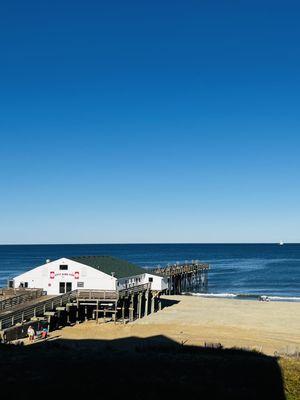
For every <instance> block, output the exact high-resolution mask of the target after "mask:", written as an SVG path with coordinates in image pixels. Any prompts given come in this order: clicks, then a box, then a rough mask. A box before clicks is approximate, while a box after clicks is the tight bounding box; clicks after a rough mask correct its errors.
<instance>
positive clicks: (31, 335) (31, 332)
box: [27, 325, 35, 343]
mask: <svg viewBox="0 0 300 400" xmlns="http://www.w3.org/2000/svg"><path fill="white" fill-rule="evenodd" d="M27 335H28V338H29V343H33V341H34V335H35V332H34V329H33V327H32V326H31V325H30V326H29V328H28V329H27Z"/></svg>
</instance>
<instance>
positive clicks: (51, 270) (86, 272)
mask: <svg viewBox="0 0 300 400" xmlns="http://www.w3.org/2000/svg"><path fill="white" fill-rule="evenodd" d="M60 265H67V266H68V270H61V269H60ZM21 282H27V283H28V287H29V288H41V289H43V290H45V291H46V292H47V294H50V295H52V294H53V295H55V294H59V283H60V282H71V283H72V290H75V289H78V282H83V284H84V286H83V287H79V289H101V290H116V288H117V286H116V284H117V279H116V278H114V277H113V276H110V275H108V274H105V273H103V272H101V271H98V270H96V269H95V268H92V267H89V266H87V265H84V264H81V263H78V262H76V261H73V260H69V259H67V258H60V259H59V260H55V261H52V262H49V263H46V264H44V265H41V266H40V267H37V268H34V269H32V270H30V271H28V272H25V273H24V274H22V275H19V276H17V277H16V278H14V286H15V287H16V288H17V287H19V286H20V284H21Z"/></svg>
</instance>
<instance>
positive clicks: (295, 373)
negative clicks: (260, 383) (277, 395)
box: [279, 358, 300, 400]
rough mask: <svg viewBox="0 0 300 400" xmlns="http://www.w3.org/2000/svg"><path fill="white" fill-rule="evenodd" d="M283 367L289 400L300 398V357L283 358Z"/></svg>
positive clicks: (280, 363) (285, 388)
mask: <svg viewBox="0 0 300 400" xmlns="http://www.w3.org/2000/svg"><path fill="white" fill-rule="evenodd" d="M279 365H280V367H281V371H282V375H283V382H284V390H285V395H286V399H287V400H299V399H300V359H292V358H281V359H280V360H279Z"/></svg>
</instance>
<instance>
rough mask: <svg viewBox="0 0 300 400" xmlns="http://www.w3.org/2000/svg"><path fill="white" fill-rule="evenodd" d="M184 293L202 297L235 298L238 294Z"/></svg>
mask: <svg viewBox="0 0 300 400" xmlns="http://www.w3.org/2000/svg"><path fill="white" fill-rule="evenodd" d="M183 294H189V295H191V296H200V297H222V298H227V297H229V298H233V297H237V295H236V294H233V293H190V292H189V293H183Z"/></svg>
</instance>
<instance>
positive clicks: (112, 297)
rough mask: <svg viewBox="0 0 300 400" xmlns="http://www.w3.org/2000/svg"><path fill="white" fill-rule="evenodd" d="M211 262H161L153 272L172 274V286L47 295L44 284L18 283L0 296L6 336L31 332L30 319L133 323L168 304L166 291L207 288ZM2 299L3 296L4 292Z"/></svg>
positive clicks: (0, 322)
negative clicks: (164, 299) (36, 286)
mask: <svg viewBox="0 0 300 400" xmlns="http://www.w3.org/2000/svg"><path fill="white" fill-rule="evenodd" d="M208 269H209V266H208V264H203V263H199V262H196V261H193V262H191V263H185V264H179V263H177V264H174V265H169V266H167V267H165V268H162V267H157V268H154V269H153V270H152V271H151V272H152V273H153V274H155V275H159V276H160V277H164V278H167V282H168V287H167V289H166V290H164V291H163V292H162V291H158V290H153V289H152V287H151V285H152V283H151V281H149V282H147V283H143V284H133V285H132V286H130V285H126V287H125V288H122V289H119V290H94V289H77V290H73V291H69V292H67V293H64V294H61V295H52V296H49V295H46V294H45V292H43V291H42V290H40V289H26V290H24V289H21V288H20V289H14V290H13V291H10V293H9V294H6V296H5V298H4V299H3V300H2V301H1V300H0V336H1V340H2V342H10V341H13V340H16V339H20V338H22V337H26V335H27V329H28V327H29V325H32V326H33V327H34V329H35V330H36V331H37V330H40V325H41V324H42V323H44V324H46V325H47V327H48V329H49V330H54V329H57V328H60V327H62V326H65V325H72V324H76V323H79V322H82V321H86V320H89V319H93V320H95V322H96V323H101V322H107V321H112V322H114V323H122V324H126V323H130V322H133V321H134V320H135V319H138V318H143V317H146V316H147V315H149V314H151V313H154V312H156V311H159V310H161V309H162V303H161V298H160V297H161V294H163V293H165V294H174V295H175V294H182V293H184V292H186V291H191V290H194V289H195V290H200V291H201V290H202V291H205V290H206V288H207V273H208ZM0 299H1V298H0Z"/></svg>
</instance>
